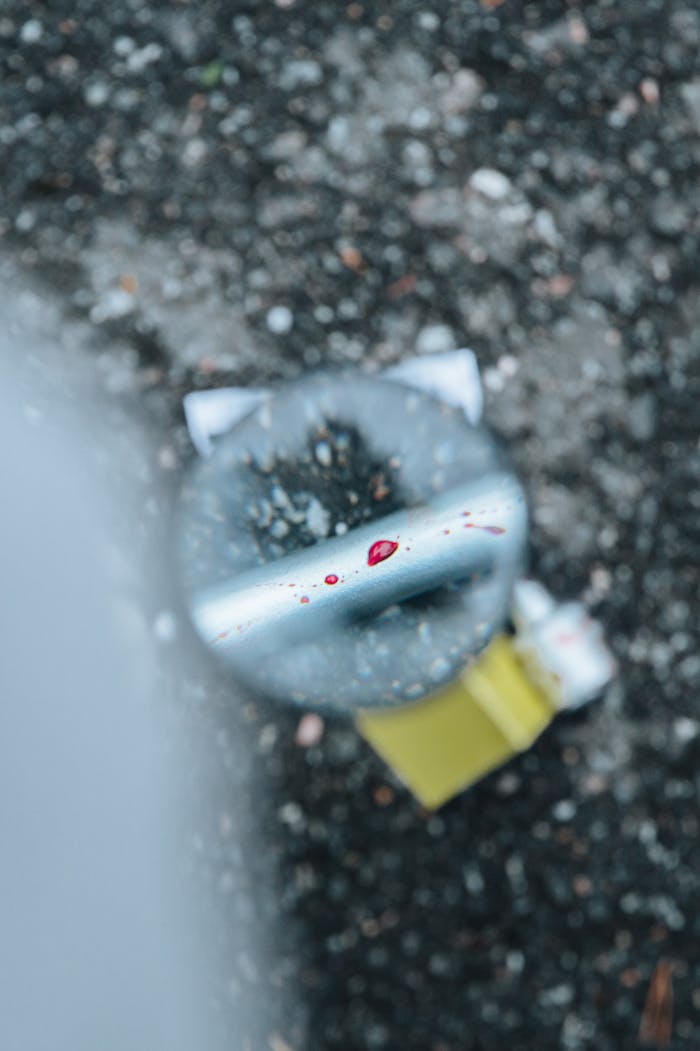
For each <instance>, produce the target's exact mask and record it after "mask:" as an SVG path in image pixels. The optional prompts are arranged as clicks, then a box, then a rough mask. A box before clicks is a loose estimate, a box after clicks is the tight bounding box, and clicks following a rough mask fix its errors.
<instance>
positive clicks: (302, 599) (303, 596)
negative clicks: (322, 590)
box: [299, 595, 309, 605]
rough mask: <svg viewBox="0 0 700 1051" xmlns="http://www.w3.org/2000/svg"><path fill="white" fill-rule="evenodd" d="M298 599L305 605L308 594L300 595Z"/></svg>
mask: <svg viewBox="0 0 700 1051" xmlns="http://www.w3.org/2000/svg"><path fill="white" fill-rule="evenodd" d="M299 601H300V602H301V603H303V604H304V605H306V603H307V602H308V601H309V596H308V595H302V596H301V598H300V599H299Z"/></svg>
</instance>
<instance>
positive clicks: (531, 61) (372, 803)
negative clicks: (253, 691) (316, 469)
mask: <svg viewBox="0 0 700 1051" xmlns="http://www.w3.org/2000/svg"><path fill="white" fill-rule="evenodd" d="M56 8H57V5H54V4H51V3H32V4H31V6H30V7H29V6H28V5H26V4H20V3H15V2H12V0H10V2H6V3H5V4H3V6H2V8H1V9H0V48H1V49H2V54H3V57H2V82H1V85H0V149H1V150H2V194H1V195H0V231H1V232H2V239H1V241H0V251H1V253H2V274H3V285H4V291H5V297H6V298H7V297H9V296H11V297H12V299H13V302H16V303H19V304H20V306H21V307H22V309H23V310H24V323H25V324H26V325H27V326H28V327H29V329H32V326H33V327H34V329H35V330H36V331H39V332H40V333H41V338H42V340H43V341H44V343H46V344H51V345H52V346H53V347H54V348H55V353H56V354H58V355H59V359H60V358H61V357H63V358H65V362H66V365H65V383H66V386H68V387H70V384H71V382H72V379H71V377H72V376H73V375H74V374H75V373H79V372H80V371H81V368H83V366H84V367H85V368H87V363H88V361H89V362H90V363H91V364H90V368H91V369H94V371H95V374H96V376H97V383H98V385H99V387H100V388H101V392H102V395H103V397H104V398H105V399H106V404H107V406H108V408H107V409H106V410H105V412H104V413H103V414H102V422H103V424H105V425H106V426H107V427H108V428H109V427H111V429H112V437H113V440H114V441H115V443H117V444H118V445H119V446H120V447H125V448H131V446H133V451H132V452H131V453H130V456H131V459H130V460H128V463H130V464H131V467H130V468H129V470H130V471H131V475H132V477H131V478H130V480H129V481H130V484H132V485H133V486H136V487H137V488H138V487H139V486H140V487H141V489H142V491H143V517H142V520H140V521H139V522H138V523H133V522H125V523H124V535H125V538H127V540H125V544H127V543H132V542H134V538H135V540H136V542H137V543H138V544H139V545H141V547H142V548H143V550H145V551H147V552H151V553H152V556H153V558H154V560H156V561H158V560H161V562H162V572H161V579H163V580H164V581H165V583H163V585H162V589H161V591H160V592H159V593H158V594H157V595H155V596H154V595H153V594H149V595H146V594H144V596H143V603H144V609H145V611H146V614H147V616H148V617H149V618H150V621H149V622H150V623H152V624H153V630H154V634H155V637H156V639H157V642H158V645H160V646H161V650H162V654H163V660H162V665H163V670H162V675H163V690H164V693H166V694H167V695H168V696H170V697H171V702H172V705H173V706H174V709H175V710H176V712H177V713H178V716H179V725H180V726H181V732H182V735H183V738H185V739H186V740H192V741H193V742H196V743H193V745H192V748H191V751H190V758H189V765H188V766H187V767H186V769H185V770H183V780H184V783H185V784H186V785H187V786H190V787H191V793H192V797H193V799H196V800H197V802H196V803H195V804H193V807H192V815H191V816H190V817H189V818H188V828H187V830H186V834H185V836H184V841H183V842H184V845H183V857H185V859H186V862H187V865H188V867H189V870H190V874H191V881H192V893H193V895H195V896H197V897H198V898H201V899H202V900H203V901H205V902H207V903H208V905H209V907H210V912H211V931H210V936H211V940H212V942H213V943H214V944H215V947H216V951H217V963H216V966H215V968H214V973H213V976H212V979H211V995H212V1004H213V1008H212V1009H213V1010H215V1011H216V1013H217V1016H218V1018H219V1020H220V1024H221V1026H222V1028H223V1030H224V1031H225V1032H226V1034H227V1046H229V1047H230V1048H231V1051H239V1049H240V1051H259V1049H260V1051H262V1049H267V1048H270V1049H272V1051H287V1049H288V1048H291V1049H292V1051H330V1049H333V1048H339V1049H342V1051H355V1049H357V1051H360V1049H365V1048H367V1049H375V1048H388V1049H392V1051H393V1049H399V1048H400V1049H402V1051H412V1049H416V1051H457V1049H459V1051H465V1049H474V1051H476V1049H479V1051H502V1049H503V1048H504V1047H509V1048H511V1049H512V1051H516V1049H517V1051H520V1049H523V1051H524V1049H528V1051H531V1049H535V1048H537V1049H538V1051H540V1049H543V1051H548V1049H555V1048H564V1049H567V1051H577V1049H579V1048H580V1049H583V1048H589V1047H595V1048H596V1049H597V1051H608V1049H609V1051H624V1049H631V1048H637V1047H638V1046H639V1038H638V1037H639V1028H640V1022H641V1020H642V1017H644V1018H645V1019H646V1026H647V1035H649V1036H650V1037H651V1038H653V1039H655V1040H656V1042H657V1045H658V1046H671V1047H678V1048H681V1047H683V1048H686V1047H687V1048H697V1047H698V1046H700V1015H699V1012H700V959H699V957H698V951H697V944H698V935H699V933H700V929H699V924H700V919H699V918H698V909H697V903H698V889H699V887H700V845H699V840H698V813H697V791H698V778H697V762H698V757H699V756H700V721H699V720H698V712H697V701H698V686H699V685H700V650H699V646H698V616H697V614H698V606H697V601H696V597H697V590H698V576H699V573H698V554H699V551H700V531H699V529H698V511H699V510H700V449H699V447H698V431H699V423H700V411H699V410H698V396H699V394H700V346H699V344H700V299H699V292H700V275H699V271H698V249H699V244H700V216H699V200H700V198H699V196H698V169H699V161H700V10H699V9H698V7H697V4H695V3H692V2H682V0H665V2H639V0H635V2H631V0H618V2H615V3H609V2H597V3H584V4H581V5H580V6H578V7H576V6H574V5H569V4H565V3H559V2H557V3H555V2H543V3H539V4H524V3H520V2H516V0H503V2H500V3H499V0H484V2H483V3H478V2H477V0H465V2H463V3H448V4H443V5H439V6H438V5H435V6H421V5H419V4H417V3H414V2H413V0H400V2H397V3H395V4H392V5H391V6H384V5H379V4H374V3H351V4H349V5H347V6H343V5H335V4H330V3H314V4H301V3H293V2H291V3H290V2H289V0H280V2H279V3H278V4H277V5H276V4H274V3H265V4H262V3H259V4H256V3H240V4H238V5H227V4H223V3H221V2H200V3H197V4H194V3H192V4H189V3H182V2H181V3H141V2H139V0H134V2H130V3H127V2H124V0H116V2H112V3H109V4H102V5H99V4H94V3H85V2H80V0H79V2H77V3H75V4H73V5H71V7H70V10H66V11H65V12H59V11H57V9H56ZM459 345H468V346H471V347H473V348H474V350H475V351H476V352H477V355H478V357H479V362H480V365H481V368H482V374H483V378H484V383H485V388H486V395H487V399H486V410H485V415H486V420H487V422H488V424H489V425H490V426H491V427H492V428H493V430H494V431H495V432H496V433H497V434H498V435H499V436H500V437H501V438H502V439H503V440H504V442H505V443H506V444H507V446H508V448H509V451H510V454H511V456H512V458H513V460H514V462H515V464H516V465H517V468H518V471H519V474H520V477H521V478H522V479H523V482H524V484H525V486H526V488H527V491H528V495H529V499H530V503H531V507H532V511H533V530H532V567H533V571H534V572H535V573H536V575H537V576H538V577H539V578H540V579H541V580H542V581H543V582H544V583H545V584H546V585H547V586H548V587H549V588H550V589H551V590H552V591H553V592H554V593H555V594H556V595H557V596H559V597H562V598H564V597H579V596H583V598H584V600H585V602H586V604H587V606H588V607H589V608H590V610H591V611H592V612H593V613H594V614H595V616H597V617H599V618H600V619H601V621H602V622H603V623H604V625H605V626H606V630H607V632H608V636H609V639H610V643H611V645H612V648H613V650H614V652H615V655H616V658H617V660H618V661H619V664H620V674H619V678H618V680H617V682H616V684H615V685H614V687H613V688H612V689H611V690H610V692H609V694H608V696H607V697H606V698H605V699H604V701H603V702H602V703H600V704H598V705H596V706H594V707H592V708H590V709H589V710H588V711H587V712H586V713H585V714H582V715H581V716H579V717H578V718H576V719H568V720H567V719H560V720H558V721H557V723H556V724H555V725H554V726H553V727H552V728H551V729H550V730H549V731H548V732H547V733H546V734H545V735H544V736H543V737H542V738H541V740H540V741H539V742H538V744H537V745H536V747H535V748H534V749H533V750H532V751H530V752H529V753H528V754H527V755H524V756H521V757H520V758H518V759H516V760H514V761H513V762H511V763H510V764H509V765H508V767H507V768H505V769H504V770H502V771H500V772H498V773H495V774H494V775H492V776H491V777H489V778H487V779H486V780H485V781H483V782H482V783H481V784H479V785H478V786H476V787H475V788H473V789H472V790H470V791H469V792H467V793H465V794H464V795H462V796H460V797H459V798H458V799H455V800H454V801H453V802H451V803H450V804H449V805H448V806H446V807H445V808H444V809H443V810H442V811H440V812H439V814H437V815H429V814H426V813H424V812H423V811H421V809H420V807H419V806H418V805H417V804H416V803H415V801H414V800H413V799H412V798H411V797H410V795H409V794H408V793H407V792H406V791H405V790H404V789H403V788H402V787H401V786H400V784H399V783H398V782H397V780H396V779H395V778H394V777H393V775H392V774H391V773H390V772H389V771H388V770H387V769H386V768H385V767H384V766H383V765H382V763H381V762H380V761H379V760H378V759H377V758H376V757H375V756H374V755H373V754H372V753H371V752H370V750H369V749H368V748H367V747H366V745H365V744H364V743H363V742H362V740H361V738H360V737H359V736H358V735H357V734H356V732H355V730H354V728H353V726H352V723H351V722H350V721H349V720H345V721H343V720H342V719H341V720H333V721H327V722H326V724H325V726H324V727H323V730H324V732H323V735H322V737H321V739H320V740H319V741H318V742H317V743H315V744H312V745H310V746H306V745H304V744H303V743H302V744H300V743H297V741H298V740H299V739H300V737H299V734H298V733H297V729H298V724H299V713H298V712H295V711H292V710H286V709H284V708H282V707H279V706H275V705H271V704H267V703H264V702H261V701H256V700H254V699H253V698H251V697H247V696H243V695H242V694H241V693H240V691H237V690H236V688H234V687H232V685H231V684H230V683H229V682H227V681H226V680H225V679H224V678H223V677H222V676H220V675H219V674H218V672H217V671H216V670H214V669H213V668H212V667H211V665H210V664H209V662H208V661H207V659H206V655H204V654H202V653H201V652H200V651H199V649H198V648H197V646H196V644H195V642H194V640H193V639H191V638H190V637H189V635H188V629H187V626H186V622H185V619H184V617H183V616H182V612H181V610H180V609H179V607H178V605H177V603H178V599H177V589H176V585H175V581H174V580H173V579H172V573H170V572H168V567H169V562H168V554H167V553H168V545H167V539H168V537H169V532H170V527H171V521H172V497H173V496H174V494H175V493H176V491H177V488H178V486H179V484H180V480H181V474H182V471H183V470H185V469H186V466H187V463H188V460H189V459H190V458H191V456H192V455H193V454H192V452H191V449H190V445H189V440H188V436H187V434H186V431H185V428H184V421H183V416H182V410H181V399H182V396H183V394H184V393H186V392H187V391H189V390H193V389H204V388H207V387H211V386H222V385H228V384H243V385H248V384H251V385H262V384H266V383H279V382H282V381H284V380H286V379H289V378H293V377H297V376H299V375H301V374H303V373H305V372H307V371H309V370H311V369H314V368H317V367H322V366H326V365H334V366H335V365H354V366H357V367H358V368H362V369H366V370H368V371H376V370H378V369H379V368H381V367H384V366H385V365H388V364H391V363H392V362H395V361H398V360H401V359H402V358H404V357H407V356H410V355H412V354H413V353H415V352H416V350H417V351H418V352H420V353H431V352H435V351H440V350H443V349H450V348H451V347H454V346H459ZM25 349H26V347H25V346H24V345H23V344H22V341H21V340H18V341H17V349H16V352H17V356H18V358H19V357H22V355H23V353H24V351H25ZM38 383H39V381H38V380H37V384H38ZM40 398H41V395H39V394H37V399H39V400H40ZM30 401H31V398H30ZM29 409H30V411H31V409H32V406H31V405H29ZM127 473H128V470H127ZM153 494H158V495H157V496H154V495H153ZM149 603H150V606H149ZM164 611H165V612H164ZM303 736H304V735H303V734H302V735H301V738H302V739H303ZM669 974H670V976H671V977H670V982H671V984H672V988H673V1007H672V1018H671V1028H672V1032H671V1035H670V1036H669V1037H668V1038H667V1035H666V1026H667V1021H668V1018H669V1016H670V1014H671V1008H670V1006H669V1005H670V1001H669V998H668V976H669ZM664 987H665V990H666V991H665V992H664V991H663V990H664ZM650 989H651V991H652V1000H654V994H656V1000H657V1001H658V1002H660V1012H659V1011H657V1013H656V1014H655V1015H653V1016H652V1014H651V1013H650V1011H649V1010H647V1012H646V1014H644V1008H645V1003H646V1002H647V997H648V995H649V991H650ZM669 1041H670V1042H669Z"/></svg>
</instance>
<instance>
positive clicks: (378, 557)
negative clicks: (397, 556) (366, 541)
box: [367, 540, 399, 566]
mask: <svg viewBox="0 0 700 1051" xmlns="http://www.w3.org/2000/svg"><path fill="white" fill-rule="evenodd" d="M398 546H399V545H398V544H397V543H396V541H395V540H375V541H374V543H373V544H372V546H371V548H370V549H369V551H368V552H367V565H368V566H376V565H377V564H378V563H379V562H384V561H385V559H387V558H390V557H391V556H392V555H393V554H394V552H395V551H396V549H397V548H398Z"/></svg>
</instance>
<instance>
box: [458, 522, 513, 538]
mask: <svg viewBox="0 0 700 1051" xmlns="http://www.w3.org/2000/svg"><path fill="white" fill-rule="evenodd" d="M464 528H465V529H483V530H484V532H485V533H493V535H494V536H502V534H503V533H505V529H504V528H503V526H480V525H475V524H474V522H465V524H464Z"/></svg>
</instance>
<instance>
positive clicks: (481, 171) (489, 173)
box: [469, 168, 513, 201]
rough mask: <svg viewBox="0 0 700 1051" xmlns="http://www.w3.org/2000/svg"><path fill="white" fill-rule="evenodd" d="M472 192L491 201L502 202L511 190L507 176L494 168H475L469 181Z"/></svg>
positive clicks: (511, 185) (511, 186)
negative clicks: (474, 191)
mask: <svg viewBox="0 0 700 1051" xmlns="http://www.w3.org/2000/svg"><path fill="white" fill-rule="evenodd" d="M469 185H470V187H471V188H472V190H476V192H477V193H480V194H481V195H482V197H488V198H489V200H491V201H503V200H505V198H506V197H507V196H508V194H509V193H510V191H511V190H512V188H513V184H512V183H511V181H510V179H509V178H508V176H507V175H504V174H503V173H502V172H498V171H496V170H495V169H494V168H477V170H476V171H475V172H473V173H472V176H471V178H470V179H469Z"/></svg>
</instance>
